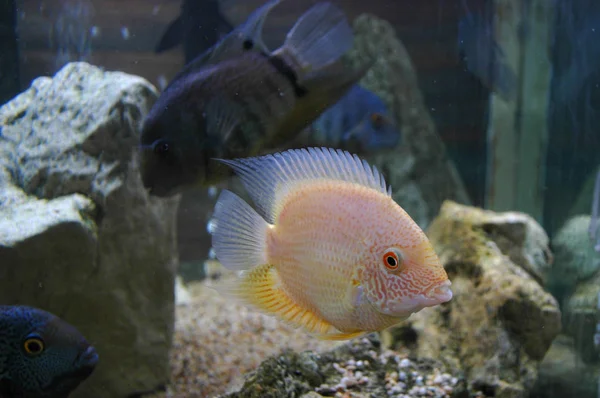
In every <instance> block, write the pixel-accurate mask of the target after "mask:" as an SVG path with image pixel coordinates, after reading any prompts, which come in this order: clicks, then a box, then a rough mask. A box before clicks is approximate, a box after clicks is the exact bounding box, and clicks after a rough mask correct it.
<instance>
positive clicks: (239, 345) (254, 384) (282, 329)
mask: <svg viewBox="0 0 600 398" xmlns="http://www.w3.org/2000/svg"><path fill="white" fill-rule="evenodd" d="M214 283H219V282H218V281H210V280H209V281H208V282H201V283H194V284H192V285H190V286H188V292H189V296H188V297H187V298H186V299H185V301H186V302H187V303H186V304H184V305H179V306H178V307H177V323H176V330H175V342H174V348H173V351H172V355H171V362H172V365H171V366H172V369H173V376H172V385H171V386H169V388H168V391H167V392H166V393H165V394H160V395H157V396H154V397H156V398H158V397H166V398H171V397H177V398H179V397H181V398H184V397H215V396H218V395H222V394H227V393H229V394H230V395H229V397H230V398H238V397H240V398H241V397H248V398H254V397H265V398H269V397H274V398H275V397H303V398H317V397H323V396H325V397H343V398H350V397H356V398H358V397H380V396H381V397H401V398H407V397H440V398H441V397H480V396H483V395H479V394H478V393H474V392H471V391H467V389H466V387H465V386H466V383H465V382H464V380H462V379H461V378H460V377H459V376H458V375H454V374H452V373H451V372H448V371H446V370H445V369H444V368H443V366H442V365H441V364H440V363H439V362H438V361H435V360H431V359H418V360H417V359H414V358H408V357H407V355H406V353H397V352H393V351H389V350H383V349H382V348H381V344H380V342H379V338H378V335H377V334H372V335H369V336H367V337H363V338H356V339H354V340H352V341H350V342H330V341H321V340H317V339H315V338H312V337H310V336H308V335H307V334H305V333H304V332H302V331H301V330H296V329H293V328H291V327H289V326H287V325H285V324H283V323H281V322H279V321H278V320H276V319H275V318H272V317H269V316H266V315H263V314H260V313H258V312H255V311H252V310H250V309H247V308H246V307H244V306H243V305H240V304H239V303H236V302H233V301H231V300H228V299H226V298H224V297H222V296H221V295H219V294H218V293H217V292H216V291H215V290H213V289H211V288H209V287H208V286H207V285H211V284H214ZM307 350H310V351H311V352H306V351H307ZM244 375H245V376H244Z"/></svg>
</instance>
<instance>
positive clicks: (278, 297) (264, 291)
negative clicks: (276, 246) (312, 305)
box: [217, 264, 339, 335]
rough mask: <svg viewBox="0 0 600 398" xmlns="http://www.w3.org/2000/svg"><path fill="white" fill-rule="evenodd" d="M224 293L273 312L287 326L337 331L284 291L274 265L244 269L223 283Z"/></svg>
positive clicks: (318, 332) (317, 332) (317, 331)
mask: <svg viewBox="0 0 600 398" xmlns="http://www.w3.org/2000/svg"><path fill="white" fill-rule="evenodd" d="M217 290H219V289H217ZM219 291H223V289H221V290H219ZM226 295H228V296H229V297H236V298H238V299H240V300H241V301H242V302H244V303H245V304H248V305H250V306H252V307H253V308H255V309H257V310H258V311H260V312H262V313H265V314H268V315H276V316H277V317H279V318H280V319H281V320H282V321H284V322H285V323H287V324H289V325H290V326H292V327H294V328H303V329H305V330H306V331H308V332H309V333H311V334H315V335H329V334H334V333H339V331H338V330H337V329H336V328H335V327H334V326H333V325H331V324H330V323H329V322H327V321H325V320H324V319H322V318H321V317H320V316H318V315H317V314H315V313H314V312H313V311H311V310H309V309H306V308H303V307H301V306H300V305H298V304H297V303H296V302H295V301H294V300H293V299H292V298H291V297H290V296H288V295H287V293H286V292H285V291H284V290H283V287H282V285H281V281H280V279H279V275H278V273H277V270H276V269H275V267H274V266H273V265H270V264H265V265H259V266H257V267H254V268H252V269H250V270H248V271H244V272H243V273H241V275H240V277H239V278H238V280H236V281H234V282H232V283H231V284H230V285H229V286H228V287H226Z"/></svg>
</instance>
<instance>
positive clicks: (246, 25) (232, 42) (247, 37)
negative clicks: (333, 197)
mask: <svg viewBox="0 0 600 398" xmlns="http://www.w3.org/2000/svg"><path fill="white" fill-rule="evenodd" d="M281 1H282V0H271V1H269V2H268V3H266V4H264V5H263V6H262V7H259V8H258V9H256V10H255V11H253V12H252V13H251V14H250V15H249V16H248V18H247V19H246V21H244V22H243V23H242V24H241V25H239V26H237V27H236V28H235V29H233V30H232V31H231V32H229V33H228V34H226V35H225V36H224V37H223V38H222V39H221V40H219V41H218V42H217V43H215V44H213V45H212V46H211V47H209V48H208V49H207V50H205V51H204V52H203V53H201V54H200V55H198V56H197V57H196V58H194V59H193V60H192V61H190V62H189V63H188V64H186V65H185V66H184V67H183V68H182V69H181V71H179V73H177V74H176V75H175V77H173V79H172V80H171V82H170V83H169V86H170V85H172V84H173V82H175V81H177V80H179V79H181V78H182V77H185V76H188V75H189V74H191V73H195V72H198V71H199V70H201V69H203V68H205V67H207V66H208V65H213V64H217V63H219V62H223V61H226V60H228V59H231V58H234V57H237V56H239V55H240V54H242V53H244V52H245V51H255V52H264V53H270V51H269V49H268V48H267V46H266V45H265V43H264V41H263V39H262V31H263V25H264V23H265V20H266V18H267V16H268V14H269V13H270V12H271V10H272V9H273V8H274V7H275V6H276V5H278V4H279V3H280V2H281ZM245 41H250V42H252V44H253V48H252V49H247V48H245V47H244V42H245Z"/></svg>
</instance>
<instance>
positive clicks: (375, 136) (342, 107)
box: [300, 85, 401, 153]
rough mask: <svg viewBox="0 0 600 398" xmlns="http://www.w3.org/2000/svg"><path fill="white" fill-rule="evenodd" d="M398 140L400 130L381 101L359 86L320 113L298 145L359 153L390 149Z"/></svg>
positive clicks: (355, 86)
mask: <svg viewBox="0 0 600 398" xmlns="http://www.w3.org/2000/svg"><path fill="white" fill-rule="evenodd" d="M400 139H401V134H400V130H399V128H398V127H397V126H396V124H395V123H394V120H393V118H392V116H391V115H390V114H389V112H388V110H387V108H386V106H385V104H384V103H383V101H382V100H381V98H379V97H378V96H377V95H376V94H374V93H373V92H371V91H369V90H367V89H365V88H363V87H361V86H359V85H354V86H353V87H352V88H351V89H350V90H349V91H348V93H347V94H346V95H345V96H344V97H342V99H341V100H339V101H338V102H337V103H335V104H334V105H333V106H331V107H330V108H328V109H327V110H326V111H325V112H323V114H322V115H321V116H320V117H319V118H318V119H317V120H315V122H314V123H312V125H311V126H310V128H309V129H308V131H307V132H305V133H304V134H303V135H302V136H301V138H300V140H302V141H303V142H302V144H308V145H311V146H334V147H338V148H342V149H345V150H348V151H354V152H361V153H362V152H375V151H378V150H382V149H386V148H393V147H395V146H397V145H398V144H399V143H400Z"/></svg>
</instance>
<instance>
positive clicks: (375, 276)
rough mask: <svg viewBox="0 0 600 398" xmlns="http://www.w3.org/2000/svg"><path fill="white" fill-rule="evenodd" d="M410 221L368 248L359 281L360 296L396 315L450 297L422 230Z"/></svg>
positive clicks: (434, 254)
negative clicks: (366, 264) (402, 227)
mask: <svg viewBox="0 0 600 398" xmlns="http://www.w3.org/2000/svg"><path fill="white" fill-rule="evenodd" d="M406 217H408V215H406ZM410 221H411V223H412V224H413V225H412V226H411V228H407V229H404V231H403V232H401V233H399V234H397V237H395V238H392V239H389V240H387V239H385V240H384V242H378V243H377V244H375V245H373V246H372V247H371V248H370V250H369V251H368V252H369V255H368V256H369V260H368V264H369V265H368V266H367V267H365V268H364V273H363V275H362V283H361V285H362V287H363V293H364V297H365V298H366V299H367V300H368V301H369V302H370V303H371V304H372V305H373V306H374V307H375V308H376V310H377V311H379V312H381V313H383V314H386V315H389V316H393V317H398V318H406V317H408V316H410V314H412V313H415V312H418V311H420V310H421V309H423V308H425V307H432V306H435V305H438V304H441V303H445V302H447V301H450V300H451V299H452V291H451V290H450V285H451V283H450V280H449V279H448V274H447V273H446V271H445V270H444V267H443V265H442V263H441V261H440V259H439V257H438V256H437V254H436V253H435V251H434V249H433V246H432V244H431V243H430V242H429V240H428V239H427V237H426V236H425V234H424V233H423V231H422V230H421V229H420V228H419V227H418V226H417V225H416V223H414V221H412V219H411V220H410ZM392 236H394V234H392Z"/></svg>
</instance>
